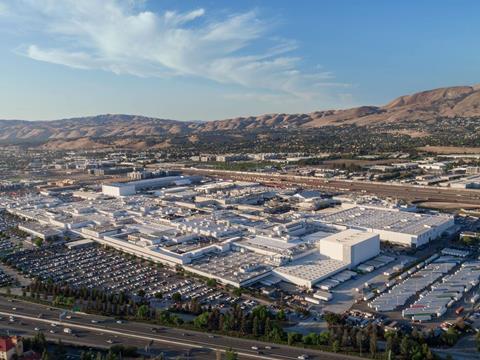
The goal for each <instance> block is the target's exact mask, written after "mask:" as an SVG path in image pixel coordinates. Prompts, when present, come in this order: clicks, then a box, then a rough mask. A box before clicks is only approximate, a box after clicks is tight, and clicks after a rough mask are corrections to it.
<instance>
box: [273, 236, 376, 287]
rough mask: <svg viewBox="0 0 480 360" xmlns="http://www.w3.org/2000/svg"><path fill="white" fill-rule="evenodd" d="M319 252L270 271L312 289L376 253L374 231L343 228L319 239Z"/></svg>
mask: <svg viewBox="0 0 480 360" xmlns="http://www.w3.org/2000/svg"><path fill="white" fill-rule="evenodd" d="M319 243H320V244H319V245H318V247H319V251H318V252H316V253H313V254H310V255H308V256H306V257H302V258H300V259H298V260H295V261H292V262H291V263H289V264H286V265H284V266H280V267H278V268H276V269H274V270H273V272H274V273H275V274H276V276H277V277H280V278H281V279H283V280H286V281H288V282H291V283H293V284H295V285H299V286H304V287H307V288H312V287H313V286H315V284H317V283H319V282H320V281H322V280H324V279H327V278H329V277H331V276H333V275H335V274H337V273H339V272H341V271H343V270H346V269H349V268H353V267H355V266H356V265H358V264H359V263H361V262H364V261H366V260H368V259H371V258H373V257H375V256H377V255H378V254H379V252H380V239H379V236H378V234H372V233H368V232H365V231H359V230H351V229H348V230H345V231H340V232H338V233H335V234H332V235H330V236H327V237H325V238H323V239H321V240H320V242H319Z"/></svg>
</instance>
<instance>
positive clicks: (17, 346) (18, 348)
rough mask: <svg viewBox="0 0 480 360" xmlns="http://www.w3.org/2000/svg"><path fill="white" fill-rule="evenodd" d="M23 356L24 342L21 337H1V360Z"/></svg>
mask: <svg viewBox="0 0 480 360" xmlns="http://www.w3.org/2000/svg"><path fill="white" fill-rule="evenodd" d="M22 355H23V340H22V338H21V337H20V336H1V337H0V360H10V359H14V358H18V357H19V356H22Z"/></svg>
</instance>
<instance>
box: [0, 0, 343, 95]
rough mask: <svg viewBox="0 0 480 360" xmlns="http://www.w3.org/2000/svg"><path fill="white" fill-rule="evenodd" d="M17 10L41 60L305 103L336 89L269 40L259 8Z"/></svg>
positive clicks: (27, 50) (105, 4)
mask: <svg viewBox="0 0 480 360" xmlns="http://www.w3.org/2000/svg"><path fill="white" fill-rule="evenodd" d="M0 4H1V3H0ZM12 7H13V8H14V9H15V11H17V12H18V13H20V14H21V15H22V16H20V17H19V18H20V19H24V21H26V20H25V19H29V18H30V19H31V20H32V21H30V22H29V24H30V25H29V26H32V25H31V24H32V23H34V24H35V26H37V32H38V33H39V34H41V36H40V38H41V40H40V43H39V41H38V40H37V41H35V42H33V43H30V44H28V45H25V46H23V47H21V49H22V50H21V53H22V54H23V55H25V56H28V57H29V58H32V59H34V60H38V61H44V62H49V63H53V64H59V65H64V66H68V67H72V68H76V69H101V70H105V71H111V72H114V73H116V74H130V75H135V76H143V77H152V76H155V77H173V76H181V77H187V76H188V77H196V78H203V79H208V80H212V81H215V82H218V83H222V84H233V85H238V86H242V87H246V88H250V89H262V90H267V91H270V92H272V93H287V94H293V95H295V96H301V97H311V96H314V95H315V94H317V93H318V92H321V91H325V90H324V88H325V87H331V86H338V84H337V83H336V82H335V80H334V79H333V76H332V74H331V73H329V72H326V71H323V70H321V69H317V68H316V69H313V70H312V72H306V71H304V70H302V61H303V60H302V58H300V57H299V56H294V55H292V53H293V52H294V51H296V50H297V44H296V42H295V41H292V40H288V39H279V38H272V37H269V33H270V32H271V31H272V23H271V22H269V21H267V20H264V19H262V18H261V17H260V16H259V14H258V12H257V11H256V10H251V11H247V12H243V13H234V14H230V15H228V16H224V17H223V18H218V17H216V16H215V15H212V16H210V15H209V14H208V13H207V11H206V10H205V9H203V8H198V9H192V10H190V11H187V12H178V11H172V10H169V11H164V12H153V11H149V10H147V4H145V3H144V2H143V1H135V0H127V1H120V0H82V1H77V0H64V1H61V2H59V1H55V0H15V1H13V0H12ZM0 12H1V6H0ZM33 20H34V21H33ZM34 35H36V38H37V37H38V36H37V35H38V34H34ZM253 49H255V50H253Z"/></svg>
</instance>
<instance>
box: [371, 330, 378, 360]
mask: <svg viewBox="0 0 480 360" xmlns="http://www.w3.org/2000/svg"><path fill="white" fill-rule="evenodd" d="M376 353H377V332H376V331H372V333H371V334H370V355H372V357H375V355H376Z"/></svg>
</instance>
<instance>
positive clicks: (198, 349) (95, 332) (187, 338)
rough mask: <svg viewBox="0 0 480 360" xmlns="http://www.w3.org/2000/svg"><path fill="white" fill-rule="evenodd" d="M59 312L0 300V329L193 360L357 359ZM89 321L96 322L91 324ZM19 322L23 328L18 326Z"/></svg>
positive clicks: (38, 306)
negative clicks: (234, 358)
mask: <svg viewBox="0 0 480 360" xmlns="http://www.w3.org/2000/svg"><path fill="white" fill-rule="evenodd" d="M13 308H15V310H13ZM61 312H62V310H60V309H52V310H49V309H48V308H47V307H46V306H43V305H38V304H32V303H27V302H23V301H19V300H15V301H14V302H13V303H12V302H9V301H8V300H6V299H5V298H1V297H0V316H2V317H3V320H2V321H0V328H4V329H11V330H12V331H15V330H17V331H18V329H22V330H23V331H25V332H26V333H31V332H32V331H34V329H35V327H38V328H40V329H42V330H44V333H45V334H46V336H48V338H49V339H50V338H53V339H55V338H58V337H61V338H62V341H66V342H67V341H68V342H69V343H74V344H79V345H87V346H92V347H97V346H98V347H108V346H110V344H109V343H108V342H107V341H108V340H112V341H114V342H115V343H118V344H120V343H121V344H124V345H135V346H138V347H139V348H143V347H145V345H147V344H148V343H150V341H153V342H154V345H153V346H152V349H153V350H157V352H159V351H160V350H161V351H166V352H168V353H169V354H170V353H177V354H179V353H182V354H185V353H186V352H188V351H190V352H191V354H192V356H191V358H192V359H212V358H213V357H214V352H215V351H216V350H217V349H219V350H221V351H224V350H225V349H227V348H229V347H232V348H233V349H234V350H235V351H236V352H237V353H238V354H239V355H240V358H241V359H265V360H290V359H297V357H298V356H299V355H300V354H304V353H305V354H308V355H310V357H311V358H312V359H325V360H338V359H357V358H356V357H347V356H345V355H339V354H332V353H324V352H321V351H315V350H304V349H299V348H293V347H288V346H283V345H272V349H268V350H267V349H265V345H271V344H267V343H262V342H259V341H255V340H248V339H243V338H230V337H225V336H218V335H215V336H212V335H210V334H206V333H202V332H195V331H187V330H182V329H174V328H167V327H162V328H161V329H160V331H158V332H157V333H153V332H152V326H151V325H149V324H145V323H137V322H125V323H122V324H117V323H116V321H115V319H113V318H107V317H101V316H94V315H87V314H74V315H73V317H72V319H68V320H67V319H65V320H62V321H61V323H60V322H59V315H60V313H61ZM39 314H42V316H41V318H39ZM10 316H14V317H15V318H16V321H15V323H13V324H12V323H10V322H9V320H8V317H10ZM92 320H94V321H95V323H92ZM20 322H22V323H23V324H24V325H21V324H20ZM52 322H56V323H59V325H58V326H56V327H51V326H50V324H51V323H52ZM64 327H69V328H71V329H72V330H73V331H74V333H75V334H76V335H77V336H73V335H68V334H60V331H62V330H63V328H64ZM51 329H55V331H57V330H58V331H57V333H56V334H50V333H49V330H51ZM252 346H256V347H258V348H259V349H261V351H262V352H263V353H262V354H258V353H257V351H256V350H252ZM169 356H170V355H169Z"/></svg>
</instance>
